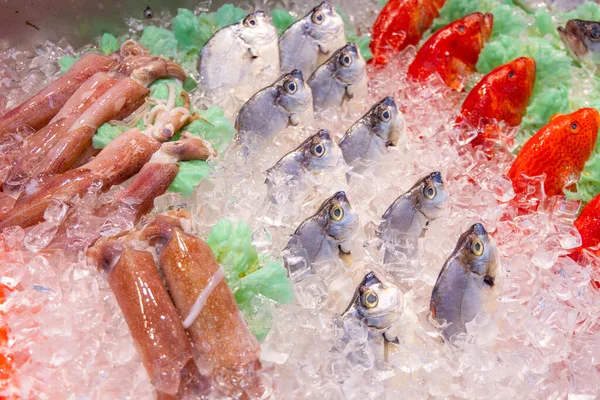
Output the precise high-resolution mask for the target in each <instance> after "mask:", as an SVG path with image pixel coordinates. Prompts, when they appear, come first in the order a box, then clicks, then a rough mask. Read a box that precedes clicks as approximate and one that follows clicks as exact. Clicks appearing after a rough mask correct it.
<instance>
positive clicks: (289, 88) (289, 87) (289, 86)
mask: <svg viewBox="0 0 600 400" xmlns="http://www.w3.org/2000/svg"><path fill="white" fill-rule="evenodd" d="M284 87H285V91H286V92H288V93H289V94H294V93H296V91H297V90H298V85H296V82H294V81H288V82H287V83H286V84H285V85H284Z"/></svg>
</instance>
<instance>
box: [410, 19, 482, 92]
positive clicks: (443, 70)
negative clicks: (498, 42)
mask: <svg viewBox="0 0 600 400" xmlns="http://www.w3.org/2000/svg"><path fill="white" fill-rule="evenodd" d="M493 26H494V17H493V15H492V14H490V13H487V14H482V13H480V12H476V13H473V14H469V15H467V16H466V17H464V18H461V19H459V20H458V21H454V22H452V23H451V24H448V25H447V26H445V27H444V28H442V29H440V30H439V31H437V32H436V33H434V34H433V36H431V37H430V38H429V39H427V41H426V42H425V43H424V44H423V46H421V48H420V49H419V51H418V52H417V55H416V56H415V59H414V61H413V62H412V63H411V64H410V66H409V67H408V73H407V78H408V79H411V80H413V81H418V82H425V81H426V80H427V79H428V78H429V77H430V76H431V75H433V74H436V73H437V74H439V76H440V77H441V78H442V80H443V81H444V83H445V84H446V85H448V86H450V87H451V88H453V89H455V90H457V91H459V92H461V91H462V90H463V88H464V84H465V81H466V79H467V78H468V77H469V75H471V74H472V73H473V72H475V65H476V64H477V60H478V59H479V53H481V50H482V49H483V46H484V44H485V42H487V40H488V39H489V37H490V35H491V33H492V28H493Z"/></svg>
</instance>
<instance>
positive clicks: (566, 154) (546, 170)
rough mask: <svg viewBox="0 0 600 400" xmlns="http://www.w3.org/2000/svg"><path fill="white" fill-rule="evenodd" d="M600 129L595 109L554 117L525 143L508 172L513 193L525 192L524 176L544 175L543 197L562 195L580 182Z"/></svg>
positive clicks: (525, 179)
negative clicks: (566, 188) (568, 188)
mask: <svg viewBox="0 0 600 400" xmlns="http://www.w3.org/2000/svg"><path fill="white" fill-rule="evenodd" d="M599 126H600V114H598V111H596V109H594V108H582V109H580V110H577V111H575V112H573V113H571V114H566V115H561V114H557V115H555V116H553V117H552V118H551V119H550V122H548V124H547V125H545V126H544V127H542V129H540V130H539V131H538V133H536V134H535V135H533V137H532V138H531V139H529V140H528V141H527V142H526V143H525V145H524V146H523V148H522V149H521V151H520V152H519V154H518V155H517V158H516V160H515V161H514V163H513V165H512V166H511V168H510V170H509V172H508V177H509V178H510V179H511V180H512V182H513V188H514V190H515V193H516V194H517V195H525V194H526V193H527V187H528V185H527V181H528V179H527V178H526V177H533V176H539V175H542V174H545V175H546V178H545V180H544V193H545V194H546V196H548V197H552V196H559V195H562V194H563V188H565V187H566V186H568V185H570V184H572V183H574V182H575V181H577V179H579V175H580V174H581V171H583V167H584V165H585V163H586V161H587V160H588V159H589V158H590V156H591V155H592V152H593V151H594V146H595V144H596V139H597V138H598V128H599Z"/></svg>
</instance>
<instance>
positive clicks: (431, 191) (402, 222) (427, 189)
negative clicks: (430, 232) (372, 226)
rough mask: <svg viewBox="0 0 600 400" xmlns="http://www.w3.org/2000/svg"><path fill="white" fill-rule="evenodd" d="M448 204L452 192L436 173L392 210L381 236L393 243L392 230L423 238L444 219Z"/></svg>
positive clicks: (395, 201) (386, 219)
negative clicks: (437, 222)
mask: <svg viewBox="0 0 600 400" xmlns="http://www.w3.org/2000/svg"><path fill="white" fill-rule="evenodd" d="M447 200H448V191H447V190H446V187H445V185H444V181H443V180H442V174H441V173H439V172H437V171H436V172H432V173H430V174H429V175H427V176H425V177H423V178H421V179H419V180H418V181H417V182H416V183H415V184H414V185H413V187H412V188H410V189H409V190H408V191H407V192H406V193H404V194H403V195H401V196H400V197H398V198H397V199H396V200H394V202H393V203H392V204H391V205H390V206H389V207H388V209H387V210H386V211H385V213H384V214H383V216H382V217H381V218H382V219H383V222H381V224H380V225H379V228H378V232H379V234H380V237H381V238H382V239H384V240H391V239H392V237H393V235H392V234H391V233H392V232H391V231H392V230H393V231H395V232H397V233H401V234H406V235H411V236H415V237H423V236H424V235H425V232H426V231H427V227H428V226H429V223H430V222H431V221H433V220H435V219H438V218H439V217H441V216H442V215H443V213H444V211H445V204H446V201H447Z"/></svg>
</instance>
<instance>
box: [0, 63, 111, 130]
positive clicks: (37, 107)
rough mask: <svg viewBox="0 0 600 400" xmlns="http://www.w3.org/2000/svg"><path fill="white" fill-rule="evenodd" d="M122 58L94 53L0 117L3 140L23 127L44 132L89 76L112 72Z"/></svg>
mask: <svg viewBox="0 0 600 400" xmlns="http://www.w3.org/2000/svg"><path fill="white" fill-rule="evenodd" d="M121 58H122V57H121V55H120V54H118V53H116V54H111V55H109V56H103V55H100V54H93V53H91V54H87V55H85V56H84V57H82V58H81V59H80V60H79V61H77V62H76V63H75V64H73V66H72V67H71V68H70V69H69V70H68V71H67V72H66V73H65V74H64V75H63V76H61V77H60V78H58V79H57V80H56V81H55V82H53V83H51V84H50V85H49V86H47V87H46V88H44V89H42V90H41V91H40V92H38V93H36V94H35V95H34V96H32V97H31V98H30V99H28V100H26V101H25V102H24V103H22V104H21V105H19V106H17V107H16V108H14V109H13V110H11V111H9V112H7V113H6V114H4V115H3V116H2V117H0V140H1V139H4V138H5V137H7V136H8V135H9V134H10V133H13V132H16V131H17V130H18V129H19V128H20V127H22V126H28V127H31V128H33V129H34V130H36V131H37V130H39V129H42V128H43V127H44V126H46V125H47V124H48V122H49V121H50V120H51V119H52V118H53V117H54V116H55V115H56V114H57V113H58V112H59V110H60V109H61V108H62V107H63V106H64V105H65V103H66V102H67V101H68V100H69V98H70V97H71V96H72V95H73V93H75V91H76V90H77V88H79V87H80V86H81V85H82V84H83V83H84V82H85V81H86V80H87V79H88V78H89V77H91V76H92V75H94V74H95V73H97V72H108V71H110V70H112V69H113V68H114V67H116V66H117V64H118V63H119V62H120V61H121Z"/></svg>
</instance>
